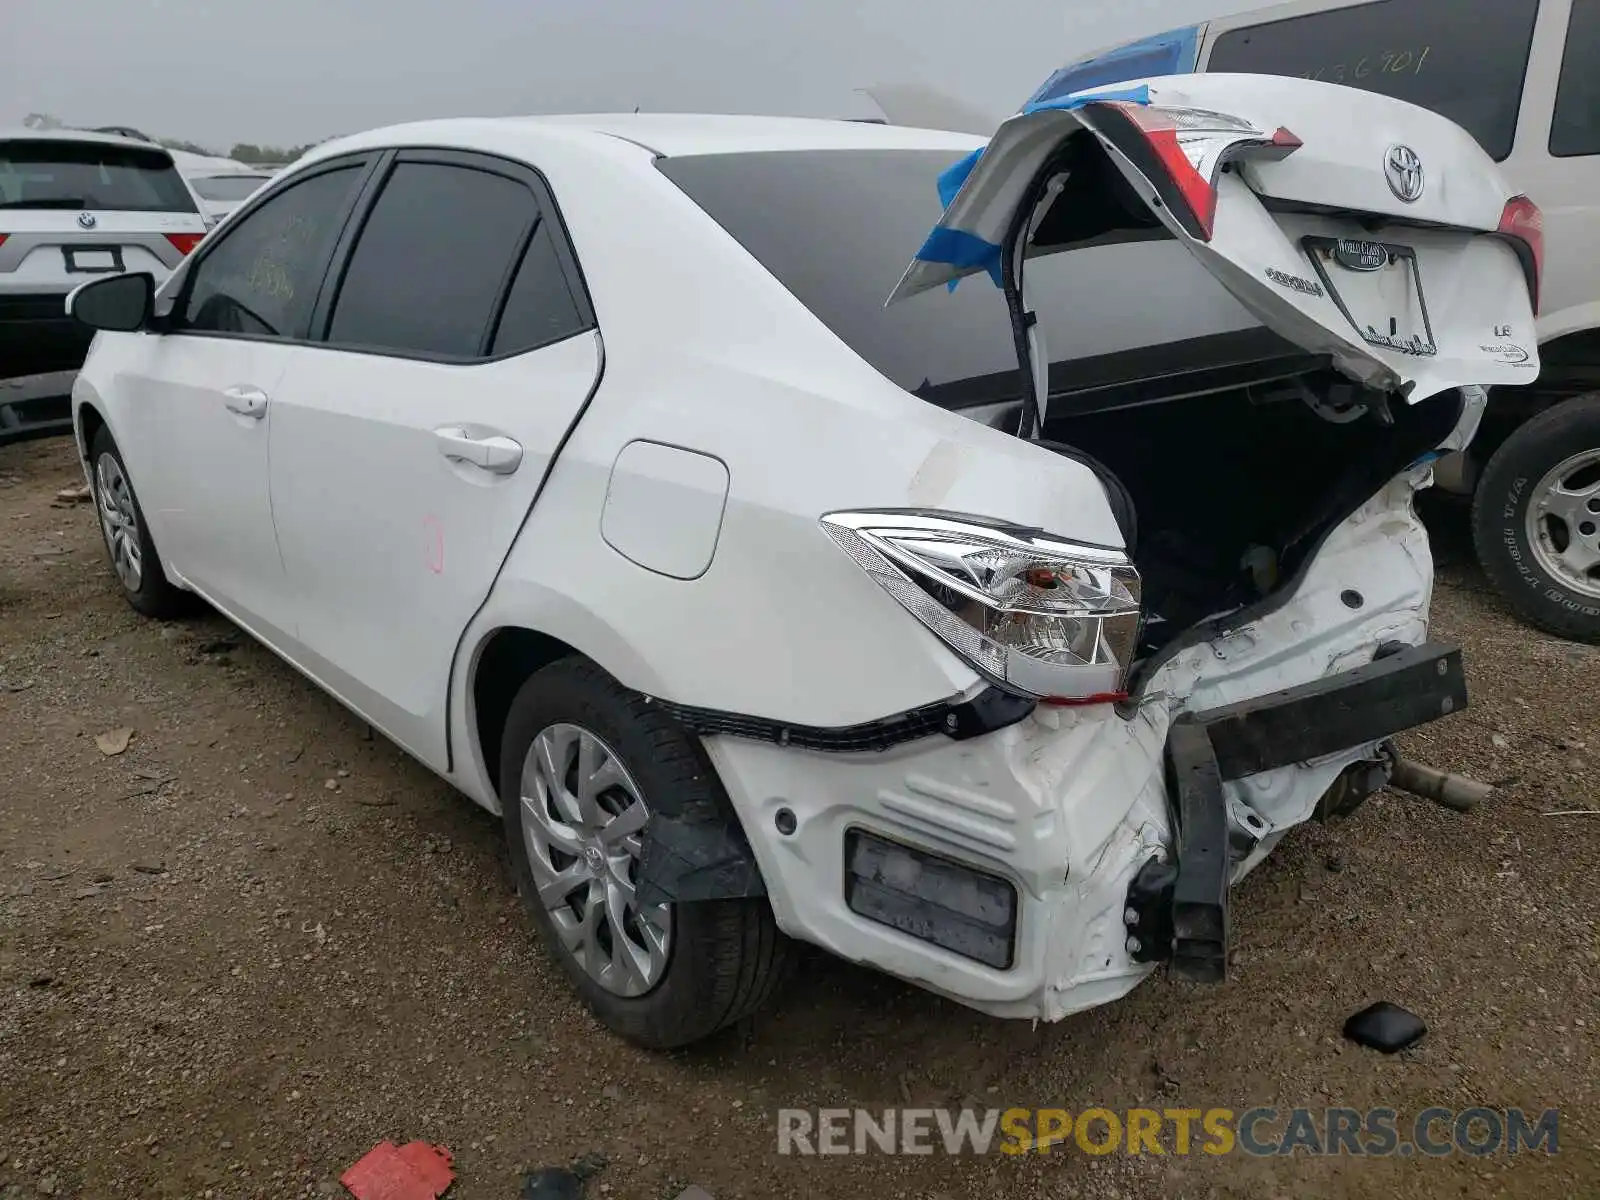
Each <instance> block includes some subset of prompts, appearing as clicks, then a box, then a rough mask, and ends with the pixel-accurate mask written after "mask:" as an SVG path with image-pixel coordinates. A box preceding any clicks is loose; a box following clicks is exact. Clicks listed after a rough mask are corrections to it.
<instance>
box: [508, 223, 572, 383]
mask: <svg viewBox="0 0 1600 1200" xmlns="http://www.w3.org/2000/svg"><path fill="white" fill-rule="evenodd" d="M553 237H554V235H553V234H552V232H551V227H550V222H549V219H548V218H545V219H542V220H540V222H539V227H538V228H537V229H535V230H534V232H533V240H532V241H530V242H529V243H528V250H527V253H526V254H524V255H523V256H522V263H521V265H519V266H518V267H517V274H516V278H514V279H513V280H512V281H511V291H510V293H509V294H508V295H507V296H506V307H505V311H504V312H502V313H501V314H500V325H499V327H498V328H497V329H496V330H495V335H494V341H493V343H492V344H491V345H490V347H489V353H490V354H493V355H496V356H499V355H503V354H517V353H520V352H521V351H524V350H535V349H538V347H540V346H548V345H550V343H552V342H559V341H561V340H562V339H563V338H569V337H571V336H572V335H573V334H575V333H581V332H582V331H583V330H584V329H586V328H588V322H587V321H585V320H584V318H583V315H582V313H581V312H580V311H579V309H578V305H577V303H576V302H575V301H574V300H573V298H572V289H571V288H570V287H569V286H568V284H567V277H566V273H565V272H564V271H563V270H562V269H561V260H560V258H559V257H558V256H557V255H556V246H555V242H554V241H553V240H552V239H553Z"/></svg>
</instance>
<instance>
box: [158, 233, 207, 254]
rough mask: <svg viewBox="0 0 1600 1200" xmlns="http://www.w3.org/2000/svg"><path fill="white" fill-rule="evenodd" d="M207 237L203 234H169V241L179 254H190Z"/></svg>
mask: <svg viewBox="0 0 1600 1200" xmlns="http://www.w3.org/2000/svg"><path fill="white" fill-rule="evenodd" d="M205 236H206V235H205V234H203V233H169V234H167V241H169V242H171V243H172V245H173V246H174V248H176V250H177V251H178V253H179V254H188V253H189V251H191V250H193V249H194V248H195V247H196V246H198V245H199V244H200V242H201V239H203V238H204V237H205Z"/></svg>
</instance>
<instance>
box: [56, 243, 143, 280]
mask: <svg viewBox="0 0 1600 1200" xmlns="http://www.w3.org/2000/svg"><path fill="white" fill-rule="evenodd" d="M102 255H106V256H109V265H104V264H105V262H106V260H105V259H102V258H101V256H102ZM80 256H84V257H80ZM61 258H62V261H63V262H65V263H66V267H67V273H68V274H69V275H116V274H119V273H121V272H123V271H126V270H127V269H128V268H127V267H126V266H124V265H123V262H122V247H121V246H103V245H101V246H96V245H93V244H89V245H78V246H63V247H61Z"/></svg>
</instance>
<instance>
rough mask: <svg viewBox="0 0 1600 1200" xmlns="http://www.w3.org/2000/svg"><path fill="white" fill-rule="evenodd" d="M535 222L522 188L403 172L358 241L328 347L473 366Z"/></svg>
mask: <svg viewBox="0 0 1600 1200" xmlns="http://www.w3.org/2000/svg"><path fill="white" fill-rule="evenodd" d="M538 217H539V211H538V206H537V204H536V203H535V201H534V198H533V193H532V192H531V191H529V190H528V188H527V187H526V186H525V185H524V184H522V183H519V182H517V181H516V180H513V179H508V178H507V177H505V176H504V175H496V174H493V173H492V172H489V171H481V170H477V169H474V168H472V167H465V166H453V165H446V164H441V163H429V162H401V163H400V164H399V165H397V166H396V167H395V168H394V171H393V172H392V173H391V174H390V176H389V179H388V181H387V182H386V183H385V184H384V186H383V191H382V192H381V193H380V194H379V196H378V199H377V202H376V203H375V204H374V205H373V208H372V211H371V213H370V214H369V215H368V217H367V220H366V223H365V225H364V226H363V227H362V230H361V234H360V236H359V237H358V238H357V239H356V244H355V249H354V251H353V252H352V253H351V256H350V263H349V266H348V268H347V269H346V271H345V275H344V281H343V283H342V284H341V285H340V287H339V295H338V298H337V299H336V300H335V301H334V307H333V319H332V322H331V324H330V325H329V327H328V341H330V342H337V343H339V344H341V345H347V346H357V347H367V348H372V349H376V350H397V351H400V352H401V353H405V354H416V355H422V356H425V357H447V358H477V357H481V356H483V354H484V353H485V352H486V343H487V341H488V337H489V325H490V321H491V319H492V318H493V316H494V313H495V309H496V307H497V306H498V304H499V301H500V297H501V296H502V295H504V294H505V290H506V288H507V286H508V285H509V284H510V282H511V277H512V271H513V270H514V269H515V267H516V265H517V263H518V261H519V259H520V258H521V256H522V250H523V246H524V244H525V243H526V241H527V238H528V234H529V233H530V232H531V231H532V229H533V227H534V224H535V222H537V220H538Z"/></svg>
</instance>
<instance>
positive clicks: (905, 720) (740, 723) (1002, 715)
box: [645, 687, 1038, 754]
mask: <svg viewBox="0 0 1600 1200" xmlns="http://www.w3.org/2000/svg"><path fill="white" fill-rule="evenodd" d="M645 699H646V702H647V703H650V704H654V705H657V706H658V707H660V708H661V709H662V711H664V712H666V713H667V714H668V715H670V716H671V717H672V718H673V719H674V720H675V721H677V722H678V723H679V724H680V725H682V726H683V727H684V728H685V729H687V730H689V731H690V732H691V733H695V734H698V735H700V736H701V737H714V736H717V735H722V736H727V737H741V738H749V739H751V740H752V741H759V742H772V743H774V744H775V745H779V746H793V747H795V748H796V749H800V750H823V751H827V752H828V753H833V754H848V753H859V752H863V751H874V750H875V751H883V750H891V749H893V748H894V747H896V746H900V745H904V744H905V743H906V742H914V741H917V740H918V739H919V738H925V737H932V736H933V735H934V734H943V735H944V736H946V737H948V738H950V739H951V740H953V741H958V742H960V741H965V740H966V739H968V738H975V737H980V736H982V735H983V734H986V733H993V732H994V731H995V730H997V729H1004V728H1005V727H1006V726H1007V725H1015V724H1016V723H1017V722H1018V721H1021V720H1022V719H1023V718H1024V717H1026V716H1028V715H1029V714H1030V713H1032V712H1033V710H1034V709H1035V708H1036V707H1037V706H1038V701H1037V700H1035V699H1034V698H1033V697H1032V696H1018V695H1016V694H1014V693H1012V692H1007V691H1004V690H1002V689H1001V688H998V687H988V688H985V689H984V690H983V691H981V692H979V693H978V694H977V695H976V696H973V697H972V698H971V699H969V700H944V701H940V702H939V703H938V704H929V705H927V706H925V707H923V708H914V709H912V710H911V711H909V712H903V713H896V714H895V715H894V716H892V717H883V718H881V719H880V720H876V721H863V722H862V723H860V724H858V725H833V726H824V725H793V724H789V723H787V722H784V721H776V720H773V719H771V718H770V717H751V716H746V715H744V714H742V713H732V712H725V711H723V710H721V709H715V708H697V707H695V706H694V705H690V704H674V703H673V702H671V701H670V700H660V699H656V698H655V697H649V696H647V697H646V698H645Z"/></svg>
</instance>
